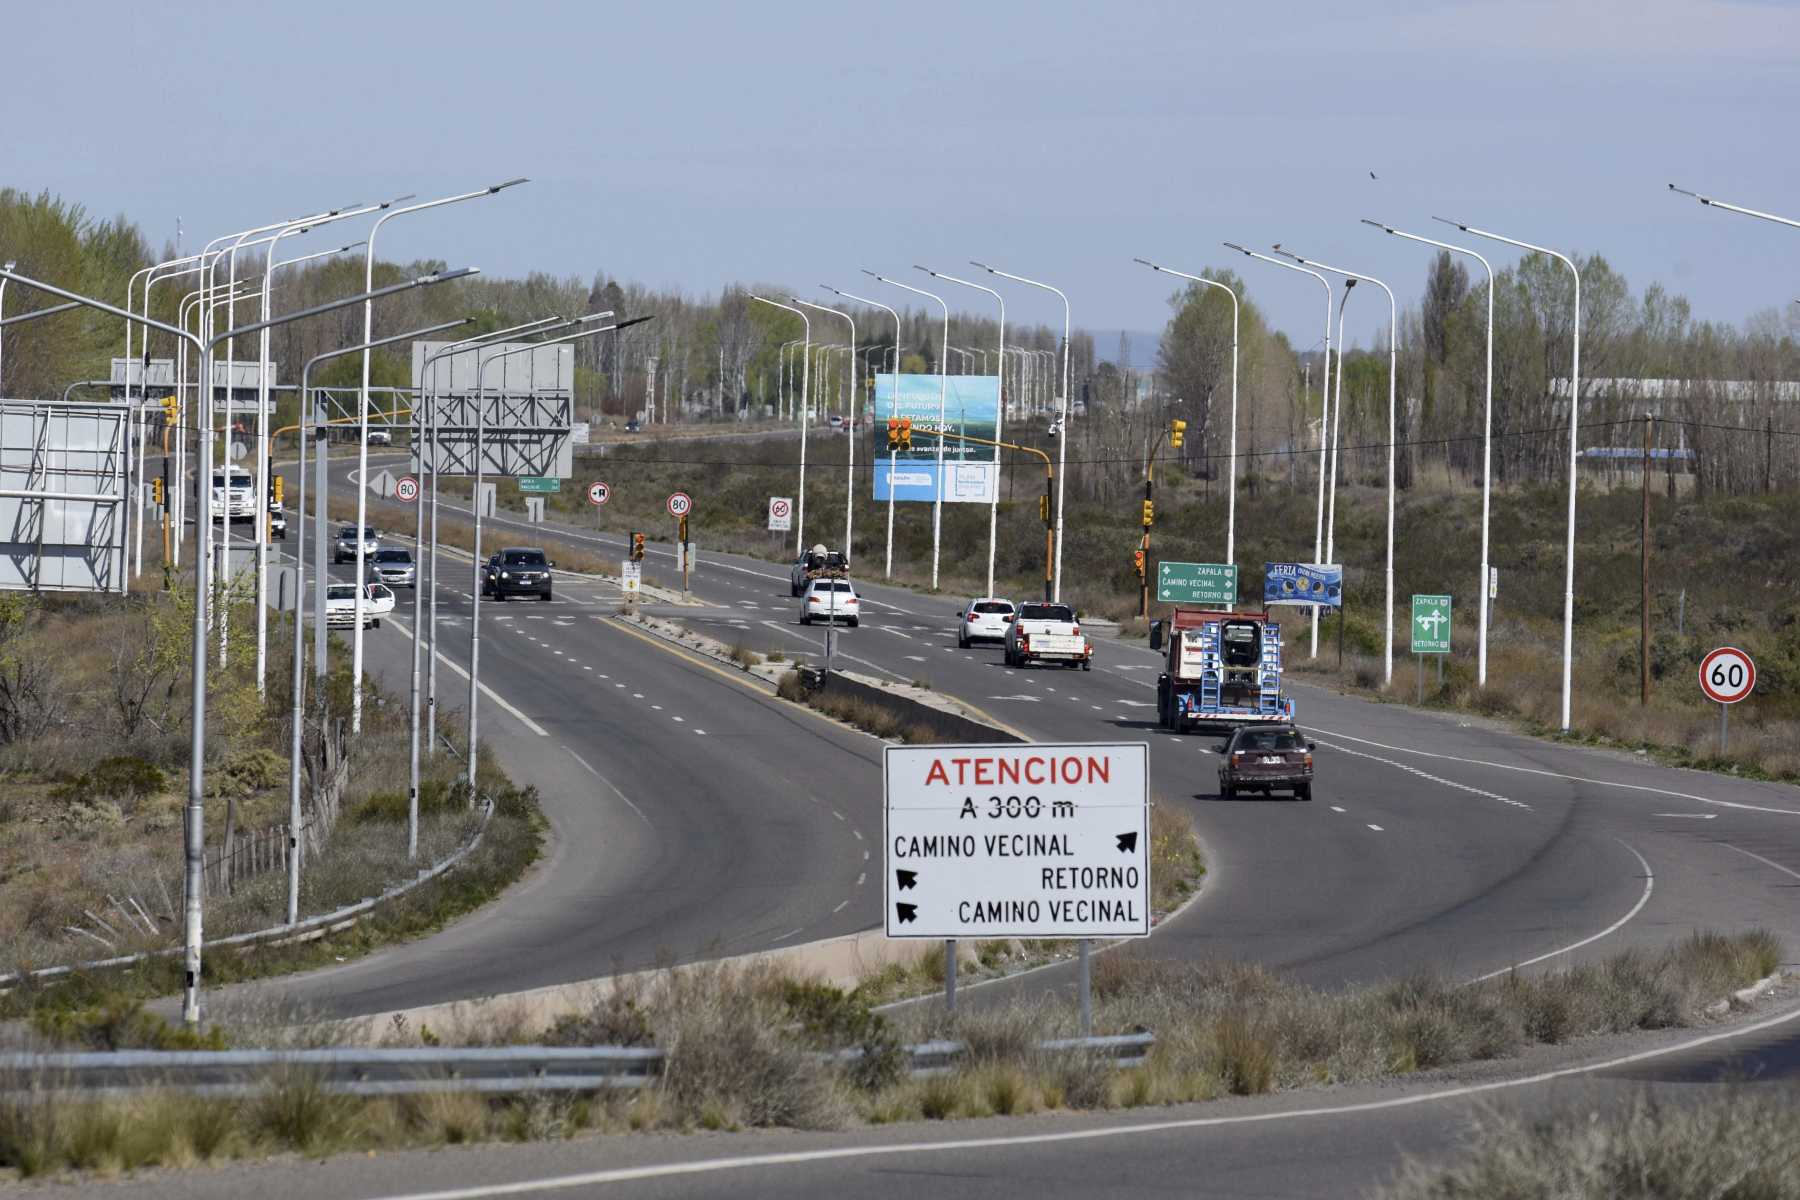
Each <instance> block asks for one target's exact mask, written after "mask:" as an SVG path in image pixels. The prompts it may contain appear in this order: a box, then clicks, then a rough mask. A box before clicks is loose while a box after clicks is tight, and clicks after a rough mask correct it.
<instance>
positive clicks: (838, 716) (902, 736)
mask: <svg viewBox="0 0 1800 1200" xmlns="http://www.w3.org/2000/svg"><path fill="white" fill-rule="evenodd" d="M775 694H776V695H778V696H780V697H781V698H782V699H784V700H792V701H794V702H795V703H797V704H804V705H806V706H807V707H809V708H812V709H814V710H816V711H818V712H821V713H824V714H825V715H826V716H828V717H830V718H831V719H832V720H834V721H842V722H843V723H844V724H846V725H850V726H854V727H855V728H857V729H860V730H862V731H863V732H864V733H869V734H873V735H874V736H876V737H878V738H885V739H887V740H889V741H896V742H905V743H907V744H909V745H924V744H931V743H936V742H944V741H949V740H951V739H949V738H947V737H946V736H945V735H943V734H941V733H939V732H937V731H936V730H935V729H932V728H931V727H930V726H929V725H926V724H924V723H923V722H921V721H911V720H908V719H907V718H906V717H904V716H902V715H901V714H900V713H898V712H897V711H895V710H894V709H892V708H889V707H887V706H886V705H883V704H880V703H877V702H876V701H873V700H867V699H864V698H862V697H860V696H846V695H841V694H839V693H836V692H831V691H825V690H819V689H809V688H808V686H807V680H806V676H804V675H803V674H801V672H800V671H799V670H798V669H795V670H792V671H789V672H787V673H786V674H784V675H783V676H782V677H781V679H780V680H779V681H778V682H777V684H776V689H775Z"/></svg>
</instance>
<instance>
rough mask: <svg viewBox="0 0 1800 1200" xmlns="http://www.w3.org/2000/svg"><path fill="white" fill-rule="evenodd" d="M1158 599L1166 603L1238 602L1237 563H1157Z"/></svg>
mask: <svg viewBox="0 0 1800 1200" xmlns="http://www.w3.org/2000/svg"><path fill="white" fill-rule="evenodd" d="M1156 599H1157V601H1158V602H1159V603H1162V604H1236V603H1237V565H1236V564H1235V563H1184V562H1161V563H1157V564H1156Z"/></svg>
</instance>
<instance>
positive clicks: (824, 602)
mask: <svg viewBox="0 0 1800 1200" xmlns="http://www.w3.org/2000/svg"><path fill="white" fill-rule="evenodd" d="M861 609H862V601H861V599H860V598H859V597H858V596H857V594H856V588H855V587H854V586H852V585H851V583H850V581H849V580H848V579H815V580H813V581H811V582H810V583H808V584H807V585H806V591H805V593H804V594H803V595H802V596H801V597H800V623H801V624H802V625H811V624H812V623H813V622H814V621H830V622H834V623H835V622H837V621H840V620H841V621H844V622H846V623H847V624H849V625H850V626H851V627H852V628H854V627H855V626H857V625H860V624H861V623H862V612H861Z"/></svg>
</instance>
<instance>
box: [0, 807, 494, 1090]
mask: <svg viewBox="0 0 1800 1200" xmlns="http://www.w3.org/2000/svg"><path fill="white" fill-rule="evenodd" d="M481 807H482V816H481V824H480V825H478V826H476V828H475V832H474V833H473V834H471V835H470V836H469V840H468V841H466V842H464V843H463V844H462V846H461V847H459V848H458V849H457V850H456V851H455V852H453V853H451V854H450V855H448V856H446V857H445V858H443V859H442V860H440V861H438V862H437V863H434V864H433V865H431V866H429V867H426V868H424V869H422V870H420V871H419V873H418V874H417V875H415V876H413V877H412V878H411V879H408V880H405V881H403V882H401V883H397V884H395V885H394V886H392V887H390V888H388V889H386V890H385V891H383V892H381V893H380V894H379V895H374V896H370V897H368V898H367V899H365V900H358V901H357V902H356V903H355V904H347V905H345V906H344V907H343V908H340V909H337V910H335V911H333V912H328V913H322V914H320V915H319V916H316V917H308V918H307V919H306V920H304V921H296V922H295V923H294V924H292V925H276V926H272V927H271V928H268V929H257V930H252V931H251V932H249V933H236V934H232V935H231V936H230V937H222V938H211V939H209V940H207V941H206V942H203V943H202V946H203V947H204V948H206V949H209V950H210V949H213V948H215V947H219V946H254V945H259V944H262V943H268V944H269V945H276V946H279V945H282V944H283V943H286V942H298V941H305V940H306V939H308V938H314V937H319V936H322V935H324V934H327V933H335V932H337V931H338V930H340V929H345V928H348V927H349V926H351V925H354V924H355V923H356V922H357V921H359V920H361V919H362V918H363V916H365V915H366V914H368V913H369V912H371V911H373V910H374V909H375V908H376V907H377V906H379V905H382V904H385V903H387V902H388V901H389V900H392V899H394V898H395V897H397V896H402V895H405V894H406V893H407V892H410V891H412V890H413V889H414V888H416V887H418V886H419V885H420V884H422V883H426V882H428V881H430V880H433V879H436V878H437V877H438V876H439V875H442V874H443V873H444V872H445V871H448V870H449V869H450V868H451V867H454V866H455V865H456V864H457V863H459V862H461V861H462V860H463V859H465V858H467V857H468V856H469V855H470V854H471V853H472V852H473V851H474V849H475V847H477V846H479V845H480V844H481V838H482V835H483V834H485V833H486V832H487V827H488V822H489V821H490V820H491V819H492V818H493V815H494V801H493V798H492V797H491V796H484V797H482V799H481ZM180 953H181V947H180V946H169V947H165V948H164V949H161V950H147V951H145V952H143V953H141V954H121V955H117V956H115V957H113V958H100V959H94V960H92V961H91V962H82V963H70V964H67V965H64V966H57V967H39V968H37V969H36V970H31V971H13V972H11V973H9V974H5V975H0V992H5V991H8V990H10V989H12V988H14V987H17V986H18V985H19V984H20V983H22V982H24V981H25V980H27V979H32V980H37V981H40V982H42V981H50V980H56V979H59V978H61V977H63V976H65V975H70V974H74V973H77V972H82V971H103V970H107V969H109V968H112V967H125V966H130V965H132V964H134V963H141V962H147V961H149V960H150V959H152V958H167V957H169V956H171V955H176V954H180ZM0 1061H3V1060H0Z"/></svg>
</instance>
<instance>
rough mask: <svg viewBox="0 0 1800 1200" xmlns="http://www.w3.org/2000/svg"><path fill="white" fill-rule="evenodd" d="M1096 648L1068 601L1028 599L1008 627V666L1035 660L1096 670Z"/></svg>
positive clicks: (1027, 663)
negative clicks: (1089, 640)
mask: <svg viewBox="0 0 1800 1200" xmlns="http://www.w3.org/2000/svg"><path fill="white" fill-rule="evenodd" d="M1093 655H1094V648H1093V647H1092V646H1090V645H1089V644H1088V640H1087V639H1086V638H1085V637H1083V636H1081V618H1080V617H1079V616H1077V615H1076V613H1075V610H1074V609H1073V608H1070V607H1069V606H1068V605H1067V604H1047V603H1040V602H1037V601H1032V600H1027V601H1026V602H1025V603H1023V604H1021V605H1020V606H1019V611H1018V613H1017V614H1016V615H1015V616H1014V617H1013V620H1012V624H1010V625H1008V626H1007V627H1006V665H1007V666H1009V667H1028V666H1030V665H1031V664H1032V663H1034V662H1044V663H1055V664H1061V665H1062V666H1065V667H1080V668H1081V669H1082V670H1084V671H1087V670H1092V669H1093V662H1092V660H1093Z"/></svg>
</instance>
